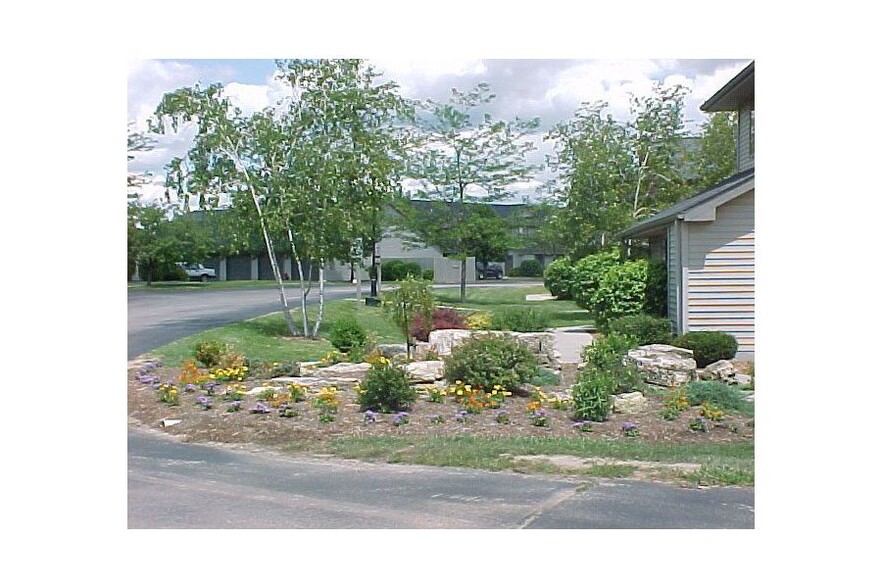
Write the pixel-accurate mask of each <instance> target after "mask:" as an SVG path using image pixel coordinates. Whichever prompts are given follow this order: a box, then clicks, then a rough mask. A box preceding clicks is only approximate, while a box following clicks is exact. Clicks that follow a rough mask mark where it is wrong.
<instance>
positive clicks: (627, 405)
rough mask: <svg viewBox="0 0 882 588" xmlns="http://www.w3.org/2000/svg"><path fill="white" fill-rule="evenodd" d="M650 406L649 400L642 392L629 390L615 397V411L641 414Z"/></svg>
mask: <svg viewBox="0 0 882 588" xmlns="http://www.w3.org/2000/svg"><path fill="white" fill-rule="evenodd" d="M648 407H649V400H647V399H646V397H645V396H643V394H641V393H640V392H629V393H627V394H619V395H617V396H614V397H613V412H617V413H621V414H639V413H641V412H645V411H646V409H647V408H648Z"/></svg>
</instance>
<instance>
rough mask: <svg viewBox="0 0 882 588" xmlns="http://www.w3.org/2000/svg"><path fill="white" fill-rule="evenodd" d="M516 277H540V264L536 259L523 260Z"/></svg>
mask: <svg viewBox="0 0 882 588" xmlns="http://www.w3.org/2000/svg"><path fill="white" fill-rule="evenodd" d="M518 275H521V276H524V277H525V278H538V277H539V276H541V275H542V264H541V263H539V260H538V259H525V260H524V261H522V262H521V265H519V266H518Z"/></svg>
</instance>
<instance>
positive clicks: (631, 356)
mask: <svg viewBox="0 0 882 588" xmlns="http://www.w3.org/2000/svg"><path fill="white" fill-rule="evenodd" d="M625 362H626V363H629V364H631V365H633V366H635V367H636V368H637V371H639V372H640V375H641V376H642V377H643V379H644V381H646V382H647V383H649V384H655V385H657V386H665V387H671V386H681V385H683V384H688V383H689V382H691V381H693V380H695V379H696V377H697V369H696V364H695V359H694V358H693V356H692V350H690V349H682V348H680V347H674V346H672V345H661V344H655V345H642V346H640V347H638V348H637V349H632V350H630V351H629V352H628V354H627V356H625Z"/></svg>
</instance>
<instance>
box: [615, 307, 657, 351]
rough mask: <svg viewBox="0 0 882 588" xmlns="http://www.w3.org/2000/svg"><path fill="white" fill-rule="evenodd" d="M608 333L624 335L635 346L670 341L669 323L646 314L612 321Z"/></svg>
mask: <svg viewBox="0 0 882 588" xmlns="http://www.w3.org/2000/svg"><path fill="white" fill-rule="evenodd" d="M607 330H608V332H610V333H616V334H618V335H626V336H629V337H631V338H632V339H634V342H635V345H652V344H654V343H663V344H665V345H667V344H669V343H670V342H671V340H672V338H673V337H672V336H671V323H670V321H668V319H664V318H656V317H653V316H649V315H647V314H634V315H630V316H623V317H619V318H616V319H613V320H611V321H610V322H609V325H608V327H607Z"/></svg>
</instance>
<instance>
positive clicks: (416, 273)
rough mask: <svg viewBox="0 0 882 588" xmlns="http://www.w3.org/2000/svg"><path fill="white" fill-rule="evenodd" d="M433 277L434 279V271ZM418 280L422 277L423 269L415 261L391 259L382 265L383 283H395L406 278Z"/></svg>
mask: <svg viewBox="0 0 882 588" xmlns="http://www.w3.org/2000/svg"><path fill="white" fill-rule="evenodd" d="M432 273H433V277H434V271H433V272H432ZM408 276H410V277H412V278H416V279H418V280H419V279H420V278H422V277H423V268H422V267H420V264H418V263H416V262H415V261H402V260H400V259H392V260H390V261H387V262H385V263H383V281H384V282H397V281H398V280H403V279H404V278H406V277H408Z"/></svg>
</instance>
